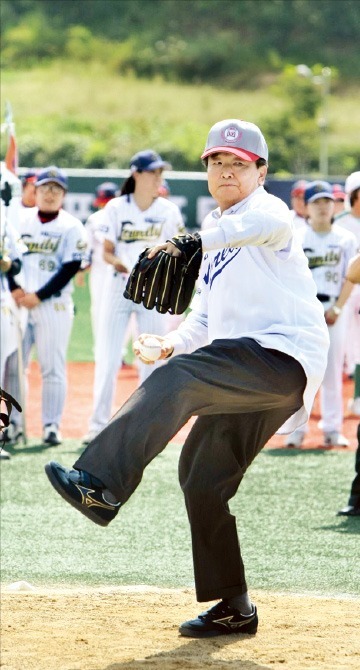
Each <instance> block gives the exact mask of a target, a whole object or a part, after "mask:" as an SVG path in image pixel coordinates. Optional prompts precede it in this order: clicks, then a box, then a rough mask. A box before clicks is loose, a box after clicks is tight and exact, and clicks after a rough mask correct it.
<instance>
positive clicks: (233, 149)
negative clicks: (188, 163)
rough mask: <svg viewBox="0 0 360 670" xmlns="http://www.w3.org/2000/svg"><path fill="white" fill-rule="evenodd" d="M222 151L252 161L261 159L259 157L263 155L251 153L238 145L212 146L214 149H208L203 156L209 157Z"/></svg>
mask: <svg viewBox="0 0 360 670" xmlns="http://www.w3.org/2000/svg"><path fill="white" fill-rule="evenodd" d="M220 153H226V154H234V155H235V156H238V157H239V158H243V159H244V160H245V161H251V162H254V161H257V160H259V158H261V156H258V155H257V154H253V153H251V151H246V150H245V149H239V148H238V147H212V149H207V150H206V151H204V153H203V154H202V156H201V158H207V157H208V156H211V155H212V154H220Z"/></svg>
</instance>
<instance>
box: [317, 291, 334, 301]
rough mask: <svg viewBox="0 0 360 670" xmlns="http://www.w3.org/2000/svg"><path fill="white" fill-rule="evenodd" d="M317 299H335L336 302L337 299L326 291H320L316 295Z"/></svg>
mask: <svg viewBox="0 0 360 670" xmlns="http://www.w3.org/2000/svg"><path fill="white" fill-rule="evenodd" d="M316 297H317V299H318V300H320V302H330V300H334V302H335V301H336V300H337V298H335V296H333V295H327V294H326V293H318V294H317V295H316Z"/></svg>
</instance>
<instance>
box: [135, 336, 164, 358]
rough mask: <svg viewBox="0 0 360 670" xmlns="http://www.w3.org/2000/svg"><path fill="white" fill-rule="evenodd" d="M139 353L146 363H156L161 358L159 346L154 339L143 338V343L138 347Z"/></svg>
mask: <svg viewBox="0 0 360 670" xmlns="http://www.w3.org/2000/svg"><path fill="white" fill-rule="evenodd" d="M139 349H140V353H141V356H142V357H143V358H146V359H147V360H148V361H157V360H158V359H159V358H160V356H161V344H160V342H159V340H157V339H156V338H155V337H145V339H144V343H143V344H141V342H140V345H139Z"/></svg>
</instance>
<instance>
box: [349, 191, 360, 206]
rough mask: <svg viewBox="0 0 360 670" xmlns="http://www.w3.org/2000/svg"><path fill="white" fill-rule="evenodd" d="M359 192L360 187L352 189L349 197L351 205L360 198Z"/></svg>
mask: <svg viewBox="0 0 360 670" xmlns="http://www.w3.org/2000/svg"><path fill="white" fill-rule="evenodd" d="M359 192H360V188H356V189H355V191H352V192H351V193H350V197H349V200H350V207H354V205H355V201H356V200H357V199H358V195H359Z"/></svg>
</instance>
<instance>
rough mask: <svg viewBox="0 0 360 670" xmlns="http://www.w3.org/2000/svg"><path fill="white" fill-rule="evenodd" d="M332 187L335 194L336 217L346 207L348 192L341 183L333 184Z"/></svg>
mask: <svg viewBox="0 0 360 670" xmlns="http://www.w3.org/2000/svg"><path fill="white" fill-rule="evenodd" d="M331 188H332V192H333V196H334V216H335V217H336V216H337V215H338V214H341V212H343V211H344V209H345V199H346V193H345V190H344V186H342V185H341V184H333V185H332V187H331Z"/></svg>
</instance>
